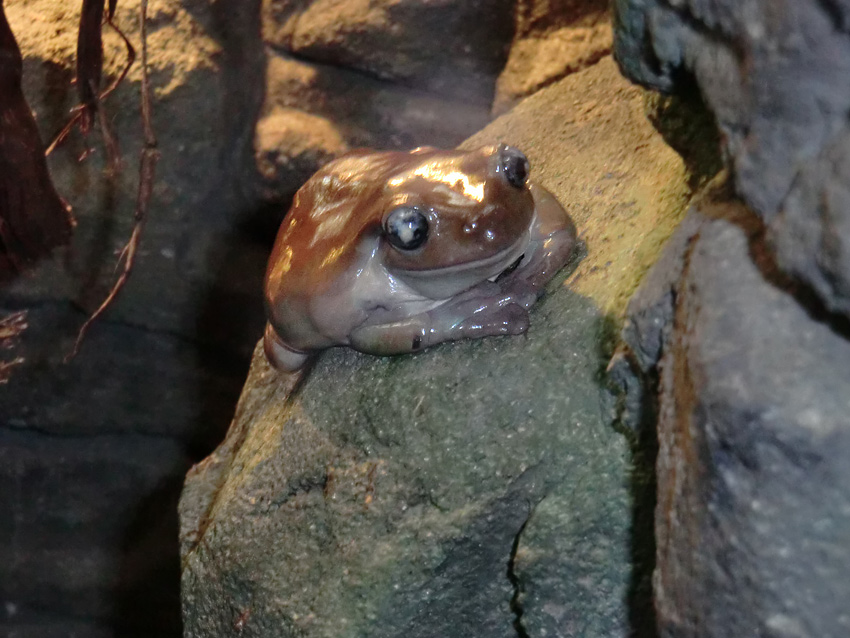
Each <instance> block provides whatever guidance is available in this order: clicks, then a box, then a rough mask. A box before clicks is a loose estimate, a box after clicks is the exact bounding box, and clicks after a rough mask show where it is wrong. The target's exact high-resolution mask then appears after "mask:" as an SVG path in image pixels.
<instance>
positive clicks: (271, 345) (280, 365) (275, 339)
mask: <svg viewBox="0 0 850 638" xmlns="http://www.w3.org/2000/svg"><path fill="white" fill-rule="evenodd" d="M263 351H264V352H265V353H266V359H268V361H269V363H271V364H272V366H273V367H274V368H276V369H277V370H280V371H281V372H295V371H296V370H298V369H300V368H301V367H303V365H304V364H305V363H306V362H307V359H308V358H309V357H310V354H309V353H307V352H301V351H300V350H295V349H293V348H290V347H289V346H288V345H286V344H285V343H284V342H283V340H282V339H281V338H280V337H279V336H278V334H277V332H275V329H274V328H272V325H271V324H270V323H266V331H265V333H264V334H263Z"/></svg>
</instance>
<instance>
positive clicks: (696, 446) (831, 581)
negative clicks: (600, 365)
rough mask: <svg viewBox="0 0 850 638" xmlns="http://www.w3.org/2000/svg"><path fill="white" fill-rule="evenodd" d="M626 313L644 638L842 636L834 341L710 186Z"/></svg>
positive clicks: (843, 345) (844, 559)
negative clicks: (650, 552) (653, 550)
mask: <svg viewBox="0 0 850 638" xmlns="http://www.w3.org/2000/svg"><path fill="white" fill-rule="evenodd" d="M665 252H666V254H665V257H664V258H662V259H661V260H660V261H659V263H658V265H657V266H656V267H655V268H654V269H653V272H652V273H651V274H650V275H649V276H648V277H647V280H646V282H645V284H644V285H642V286H641V289H640V290H639V291H638V293H637V294H636V295H635V297H634V298H633V300H632V302H631V303H630V310H629V315H630V320H629V322H628V323H627V326H629V329H628V330H626V331H625V332H624V335H625V338H626V341H627V342H628V343H629V345H630V347H631V350H632V352H633V353H634V354H635V357H636V360H637V366H636V367H637V368H639V369H641V370H644V371H647V370H649V369H651V368H652V367H654V366H657V371H658V376H659V385H658V391H659V397H658V411H657V413H658V444H659V450H658V461H657V472H658V476H657V481H658V506H657V509H656V514H655V516H656V524H655V527H656V535H657V539H656V540H657V544H658V556H657V559H658V564H657V568H656V573H655V602H656V609H657V612H658V624H659V630H660V635H661V636H664V637H670V638H682V637H696V636H700V637H703V636H717V637H720V636H755V635H765V636H782V637H785V636H787V637H791V636H835V637H838V636H845V635H847V632H848V629H850V616H848V614H847V611H846V605H845V603H844V601H846V600H847V599H848V597H850V585H848V581H847V578H846V574H847V571H848V569H850V545H848V543H847V538H848V534H850V502H848V497H847V494H846V490H844V485H846V482H847V481H848V480H850V463H848V462H847V459H848V453H850V427H848V424H847V418H846V414H847V409H848V398H847V397H848V396H850V381H848V380H849V379H850V363H848V362H850V344H848V341H847V339H846V332H844V330H843V328H842V326H841V324H834V323H832V322H830V321H828V320H827V321H824V318H823V317H822V316H818V315H815V314H812V312H811V309H810V307H809V306H808V305H807V302H806V298H805V296H803V297H799V296H798V294H799V288H795V287H794V286H789V285H788V280H787V278H785V277H784V276H783V275H782V273H781V272H780V271H778V270H776V268H775V265H774V264H773V263H772V262H771V261H770V260H769V259H765V258H764V257H765V255H769V251H768V250H767V247H766V245H765V239H764V233H763V227H762V224H761V221H760V220H759V218H758V216H757V215H755V214H754V213H753V212H751V211H750V210H748V209H747V208H746V206H744V205H743V204H741V203H740V201H738V200H737V199H735V198H734V197H733V196H732V195H731V188H729V186H728V184H721V185H717V184H715V185H713V186H712V188H711V189H710V190H709V192H708V193H707V194H706V195H705V196H704V197H702V198H700V199H699V200H698V201H697V202H696V203H695V205H694V207H693V209H692V210H691V212H690V213H689V215H688V218H686V221H685V223H683V225H682V226H681V227H680V229H679V230H677V232H676V235H675V236H674V239H673V240H671V242H670V243H669V244H668V248H667V250H666V251H665Z"/></svg>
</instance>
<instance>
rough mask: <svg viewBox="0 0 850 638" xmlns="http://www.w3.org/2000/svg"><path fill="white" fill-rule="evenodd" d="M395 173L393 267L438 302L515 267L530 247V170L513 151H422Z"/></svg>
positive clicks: (391, 190) (388, 209) (389, 193)
mask: <svg viewBox="0 0 850 638" xmlns="http://www.w3.org/2000/svg"><path fill="white" fill-rule="evenodd" d="M411 159H414V161H412V162H411V163H409V164H407V165H406V166H404V167H403V169H402V170H400V171H398V172H397V173H395V174H393V175H391V176H389V178H388V180H387V182H386V190H385V193H384V195H385V196H384V197H382V198H381V199H382V200H383V201H384V202H386V205H385V210H384V212H383V216H382V218H381V233H382V236H381V248H380V251H381V259H382V261H383V263H384V266H385V267H386V268H387V270H388V271H389V272H390V273H391V274H393V275H394V276H397V277H399V278H400V279H402V280H403V281H404V282H405V283H407V284H408V285H409V286H411V287H412V288H414V289H415V290H416V291H417V292H419V293H421V294H423V295H424V296H427V297H430V298H432V299H439V298H447V297H450V296H452V295H455V294H457V293H459V292H461V291H463V290H466V289H467V288H470V287H472V286H474V285H475V284H477V283H479V282H481V281H484V280H485V279H493V278H495V277H497V276H498V275H499V274H500V273H502V272H504V271H505V270H508V269H510V268H512V267H514V266H515V265H516V264H517V262H518V261H519V260H520V259H521V257H522V255H523V252H524V250H525V247H526V244H527V242H528V236H529V228H530V226H531V223H532V220H533V218H534V200H533V198H532V196H531V192H530V190H529V185H528V174H529V170H530V166H529V163H528V160H527V159H526V157H525V155H523V153H522V152H521V151H520V150H519V149H517V148H514V147H512V146H505V145H500V146H488V147H484V148H481V149H478V150H476V151H470V152H465V151H435V150H433V149H417V150H416V151H414V152H413V155H412V158H411Z"/></svg>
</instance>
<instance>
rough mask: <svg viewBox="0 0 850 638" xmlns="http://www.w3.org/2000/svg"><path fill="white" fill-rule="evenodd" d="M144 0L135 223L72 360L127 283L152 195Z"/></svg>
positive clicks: (155, 155)
mask: <svg viewBox="0 0 850 638" xmlns="http://www.w3.org/2000/svg"><path fill="white" fill-rule="evenodd" d="M147 9H148V3H147V0H141V7H140V17H139V19H140V22H141V24H140V31H141V40H142V90H141V93H142V95H141V112H142V126H143V129H144V146H143V147H142V151H141V157H140V159H139V192H138V195H137V197H136V209H135V212H134V214H133V217H134V219H135V224H134V226H133V233H132V234H131V235H130V240H129V241H128V242H127V244H126V246H125V247H124V249H123V250H122V252H121V256H120V257H119V263H120V260H121V258H123V259H124V268H123V270H122V271H121V274H120V275H119V276H118V279H117V280H116V281H115V284H114V285H113V286H112V290H110V291H109V294H108V295H107V296H106V299H104V300H103V303H101V304H100V306H99V307H98V309H97V310H95V311H94V313H93V314H92V315H91V316H90V317H89V318H88V319H87V320H86V322H85V323H84V324H83V326H82V328H80V332H79V333H78V334H77V340H76V342H75V343H74V349H73V351H72V352H71V353H70V354H69V355H68V356H67V357H66V358H65V360H66V361H68V360H70V359H72V358H73V357H75V356H76V354H77V353H78V352H79V350H80V345H81V344H82V342H83V339H84V338H85V336H86V332H88V329H89V327H90V326H91V325H92V324H93V323H94V322H95V321H96V320H97V319H98V317H100V316H101V315H102V314H103V313H104V312H105V311H106V309H107V308H108V307H109V305H110V304H111V303H112V302H113V301H114V300H115V298H116V297H117V296H118V293H119V292H121V290H122V289H123V288H124V284H126V283H127V278H128V277H129V276H130V271H131V270H132V269H133V264H134V263H135V260H136V253H137V250H138V247H139V241H140V240H141V236H142V229H143V228H144V225H145V220H146V219H147V213H148V206H149V205H150V200H151V196H152V194H153V183H154V177H155V175H156V163H157V160H158V159H159V151H158V150H157V142H156V135H155V134H154V130H153V122H152V115H151V113H152V110H151V90H150V83H149V82H148V42H147Z"/></svg>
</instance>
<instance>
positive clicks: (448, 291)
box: [393, 232, 530, 299]
mask: <svg viewBox="0 0 850 638" xmlns="http://www.w3.org/2000/svg"><path fill="white" fill-rule="evenodd" d="M529 242H530V235H529V233H528V232H525V233H523V234H522V236H521V237H520V238H519V239H518V240H517V241H515V242H514V243H513V244H512V245H511V246H509V247H508V248H506V249H505V250H502V251H500V252H498V253H496V254H495V255H491V256H490V257H487V258H485V259H479V260H478V261H473V262H469V263H467V264H457V265H455V266H447V267H446V268H435V269H433V270H397V271H395V272H394V273H393V274H394V275H396V276H398V278H399V279H401V280H402V281H404V282H405V283H406V284H407V285H408V286H410V287H411V288H413V289H414V290H416V291H417V292H418V293H419V294H421V295H423V296H425V297H428V298H430V299H448V298H450V297H453V296H455V295H457V294H458V293H461V292H463V291H464V290H468V289H469V288H472V287H473V286H475V285H477V284H480V283H482V282H483V281H486V280H490V281H496V280H497V279H498V278H499V277H501V276H502V275H505V274H508V273H509V272H511V271H513V270H514V269H515V268H516V267H517V265H518V264H519V262H520V260H521V259H522V256H523V255H524V254H525V251H526V250H527V249H528V245H529Z"/></svg>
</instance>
